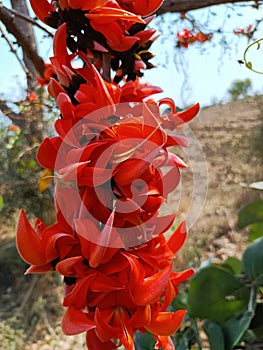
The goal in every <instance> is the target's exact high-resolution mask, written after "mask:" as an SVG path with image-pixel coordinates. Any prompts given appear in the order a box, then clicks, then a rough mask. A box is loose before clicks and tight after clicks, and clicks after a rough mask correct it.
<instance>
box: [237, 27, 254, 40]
mask: <svg viewBox="0 0 263 350" xmlns="http://www.w3.org/2000/svg"><path fill="white" fill-rule="evenodd" d="M254 31H255V29H254V28H253V25H252V24H249V25H248V26H247V27H246V28H238V29H234V30H233V33H234V34H236V35H245V36H246V37H247V38H248V39H251V38H252V36H253V33H254Z"/></svg>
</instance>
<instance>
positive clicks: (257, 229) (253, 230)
mask: <svg viewBox="0 0 263 350" xmlns="http://www.w3.org/2000/svg"><path fill="white" fill-rule="evenodd" d="M262 236H263V222H255V223H254V224H252V225H251V226H250V232H249V242H253V241H254V240H255V239H257V238H259V237H262Z"/></svg>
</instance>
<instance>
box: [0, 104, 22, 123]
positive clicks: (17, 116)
mask: <svg viewBox="0 0 263 350" xmlns="http://www.w3.org/2000/svg"><path fill="white" fill-rule="evenodd" d="M0 111H1V112H2V113H3V115H5V116H6V117H8V118H9V119H10V120H11V121H12V122H13V123H14V124H15V125H17V126H19V127H20V128H22V129H23V128H24V127H25V124H26V120H25V116H24V115H22V114H21V113H15V112H14V111H12V109H11V108H10V107H8V105H7V102H6V101H5V100H0Z"/></svg>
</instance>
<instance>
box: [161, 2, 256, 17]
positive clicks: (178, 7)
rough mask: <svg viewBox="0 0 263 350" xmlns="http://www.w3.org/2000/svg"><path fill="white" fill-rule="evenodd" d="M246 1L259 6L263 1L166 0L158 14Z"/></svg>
mask: <svg viewBox="0 0 263 350" xmlns="http://www.w3.org/2000/svg"><path fill="white" fill-rule="evenodd" d="M245 2H254V3H255V7H258V5H259V3H262V1H255V0H254V1H253V0H198V1H197V0H164V3H163V5H162V6H161V7H160V9H159V10H158V11H157V15H162V14H164V13H166V12H186V11H190V10H197V9H200V8H204V7H209V6H213V5H221V4H228V3H245Z"/></svg>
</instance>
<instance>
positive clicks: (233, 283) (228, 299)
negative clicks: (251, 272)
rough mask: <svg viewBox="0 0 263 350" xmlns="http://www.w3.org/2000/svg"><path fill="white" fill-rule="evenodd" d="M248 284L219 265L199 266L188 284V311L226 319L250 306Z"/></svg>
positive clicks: (198, 316)
mask: <svg viewBox="0 0 263 350" xmlns="http://www.w3.org/2000/svg"><path fill="white" fill-rule="evenodd" d="M248 299H249V289H248V287H247V286H246V285H245V284H244V283H243V282H241V281H240V280H239V279H237V278H236V277H235V276H234V275H233V274H232V273H230V272H229V271H227V270H226V269H224V268H223V267H221V266H219V265H211V266H208V267H206V268H204V269H202V270H199V271H198V272H197V273H196V274H195V276H194V277H193V278H192V280H191V282H190V287H189V297H188V312H189V316H190V317H192V318H201V319H209V320H212V321H215V322H218V323H224V322H225V321H226V320H228V319H229V318H230V317H233V316H235V315H238V314H240V313H241V312H242V311H243V310H244V308H246V307H247V304H248Z"/></svg>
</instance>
